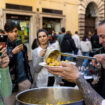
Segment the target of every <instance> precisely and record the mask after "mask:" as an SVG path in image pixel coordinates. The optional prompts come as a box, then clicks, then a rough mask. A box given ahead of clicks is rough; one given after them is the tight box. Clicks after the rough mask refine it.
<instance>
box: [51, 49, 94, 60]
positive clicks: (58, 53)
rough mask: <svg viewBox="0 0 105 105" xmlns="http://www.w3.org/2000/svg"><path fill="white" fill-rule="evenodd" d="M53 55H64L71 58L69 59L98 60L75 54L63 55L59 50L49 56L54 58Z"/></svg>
mask: <svg viewBox="0 0 105 105" xmlns="http://www.w3.org/2000/svg"><path fill="white" fill-rule="evenodd" d="M53 55H57V56H59V55H62V56H69V57H73V58H78V59H89V60H92V59H94V60H96V58H95V57H89V56H82V55H74V54H69V53H62V52H60V51H59V50H54V51H52V52H51V53H50V54H49V56H53Z"/></svg>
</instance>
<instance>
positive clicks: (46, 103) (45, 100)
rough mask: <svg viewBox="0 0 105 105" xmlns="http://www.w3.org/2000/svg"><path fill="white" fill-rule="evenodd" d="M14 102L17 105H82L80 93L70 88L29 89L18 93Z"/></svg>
mask: <svg viewBox="0 0 105 105" xmlns="http://www.w3.org/2000/svg"><path fill="white" fill-rule="evenodd" d="M16 100H17V101H18V104H19V105H39V104H40V105H57V103H58V102H64V103H67V104H66V105H84V103H83V98H82V95H81V93H80V91H79V90H78V89H74V88H70V87H48V88H34V89H29V90H26V91H23V92H21V93H19V94H18V95H17V96H16ZM68 101H69V102H70V104H69V103H68ZM63 105H64V104H63Z"/></svg>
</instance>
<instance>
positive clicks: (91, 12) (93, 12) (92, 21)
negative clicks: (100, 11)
mask: <svg viewBox="0 0 105 105" xmlns="http://www.w3.org/2000/svg"><path fill="white" fill-rule="evenodd" d="M96 18H97V5H96V4H95V3H94V2H90V3H89V4H88V5H87V8H86V12H85V33H88V32H89V31H91V32H94V30H95V28H96Z"/></svg>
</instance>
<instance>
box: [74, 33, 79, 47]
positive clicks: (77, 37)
mask: <svg viewBox="0 0 105 105" xmlns="http://www.w3.org/2000/svg"><path fill="white" fill-rule="evenodd" d="M72 38H73V40H74V42H75V45H76V47H77V48H80V38H79V36H78V35H77V34H75V35H73V36H72Z"/></svg>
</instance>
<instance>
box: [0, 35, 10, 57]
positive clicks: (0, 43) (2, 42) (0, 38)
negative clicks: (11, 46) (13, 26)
mask: <svg viewBox="0 0 105 105" xmlns="http://www.w3.org/2000/svg"><path fill="white" fill-rule="evenodd" d="M7 39H8V36H7V35H0V47H1V48H0V56H2V52H1V50H2V49H3V48H4V47H6V43H7Z"/></svg>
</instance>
